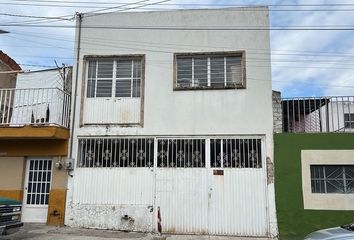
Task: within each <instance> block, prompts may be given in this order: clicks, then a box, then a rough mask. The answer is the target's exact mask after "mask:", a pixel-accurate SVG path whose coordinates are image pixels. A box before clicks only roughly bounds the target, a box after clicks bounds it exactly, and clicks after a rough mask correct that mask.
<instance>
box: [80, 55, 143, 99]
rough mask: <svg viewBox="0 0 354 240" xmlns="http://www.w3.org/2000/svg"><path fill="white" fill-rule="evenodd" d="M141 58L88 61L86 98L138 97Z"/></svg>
mask: <svg viewBox="0 0 354 240" xmlns="http://www.w3.org/2000/svg"><path fill="white" fill-rule="evenodd" d="M141 79H142V58H141V57H140V58H137V57H134V58H131V57H126V58H125V57H122V58H119V59H106V58H102V59H92V60H89V61H88V72H87V91H86V96H87V97H88V98H98V97H105V98H110V97H128V98H135V97H140V89H141Z"/></svg>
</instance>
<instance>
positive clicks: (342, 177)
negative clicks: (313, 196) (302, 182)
mask: <svg viewBox="0 0 354 240" xmlns="http://www.w3.org/2000/svg"><path fill="white" fill-rule="evenodd" d="M310 171H311V190H312V193H344V194H345V193H354V165H311V166H310Z"/></svg>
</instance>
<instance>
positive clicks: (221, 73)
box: [174, 52, 245, 89]
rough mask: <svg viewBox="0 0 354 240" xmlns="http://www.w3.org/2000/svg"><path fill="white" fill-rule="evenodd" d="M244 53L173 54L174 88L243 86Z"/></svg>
mask: <svg viewBox="0 0 354 240" xmlns="http://www.w3.org/2000/svg"><path fill="white" fill-rule="evenodd" d="M243 58H244V53H243V52H238V53H232V54H220V53H215V54H201V53H196V54H175V61H176V63H175V67H176V71H175V73H176V76H175V86H174V88H175V89H223V88H244V87H245V73H244V60H243Z"/></svg>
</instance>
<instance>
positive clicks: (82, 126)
mask: <svg viewBox="0 0 354 240" xmlns="http://www.w3.org/2000/svg"><path fill="white" fill-rule="evenodd" d="M255 26H256V27H257V28H265V29H267V28H268V27H269V21H268V10H267V8H265V7H259V8H230V9H213V10H180V11H164V12H129V13H109V14H100V15H84V16H82V21H81V23H80V21H79V20H78V22H77V29H76V54H77V55H78V59H79V61H78V68H76V69H74V75H73V76H75V70H76V71H77V76H78V78H77V84H75V80H74V81H73V82H74V83H73V84H74V86H73V94H74V95H76V100H74V98H73V109H75V110H74V115H73V116H72V119H73V121H74V124H73V134H72V137H73V141H72V158H73V159H74V164H73V167H74V169H73V171H72V172H71V173H72V174H73V177H72V178H69V182H68V195H67V211H66V219H65V223H66V224H67V225H69V226H78V227H88V228H107V229H119V230H130V231H151V232H157V231H158V230H159V227H158V226H159V224H158V222H159V220H158V215H159V216H160V220H161V222H160V224H161V231H162V232H165V233H186V234H188V233H191V234H210V235H240V236H269V237H274V236H276V235H277V222H276V214H275V200H274V182H273V139H272V137H273V136H272V131H273V122H272V119H273V118H272V84H271V69H270V42H269V31H268V30H264V31H263V30H262V31H259V30H249V28H253V27H255ZM222 28H225V29H222ZM240 28H248V30H240ZM78 49H79V50H78ZM258 58H262V59H264V62H265V64H264V65H265V66H264V67H259V62H257V60H256V59H258Z"/></svg>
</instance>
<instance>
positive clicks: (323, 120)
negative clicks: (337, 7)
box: [273, 92, 354, 239]
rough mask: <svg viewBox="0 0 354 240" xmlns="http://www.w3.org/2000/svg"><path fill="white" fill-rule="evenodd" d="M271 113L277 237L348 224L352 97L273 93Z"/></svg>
mask: <svg viewBox="0 0 354 240" xmlns="http://www.w3.org/2000/svg"><path fill="white" fill-rule="evenodd" d="M273 111H274V130H275V132H277V133H276V134H275V135H274V146H275V148H274V152H275V157H274V159H275V176H276V177H275V185H276V203H277V216H278V224H279V231H280V238H281V239H299V238H301V237H303V236H305V235H306V234H308V233H310V232H312V231H314V230H316V229H321V228H327V227H335V226H339V225H344V224H345V223H350V222H353V221H354V131H353V130H354V114H353V113H354V96H345V97H339V96H335V97H316V98H314V97H308V98H286V99H281V98H280V93H276V92H274V109H273ZM289 189H291V190H289Z"/></svg>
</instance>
